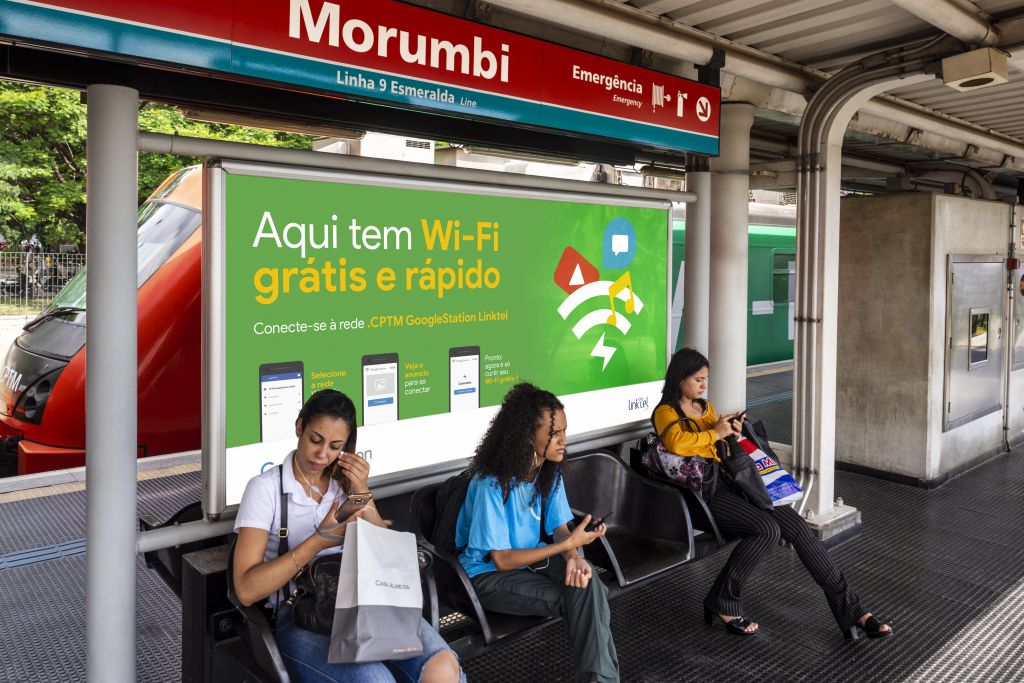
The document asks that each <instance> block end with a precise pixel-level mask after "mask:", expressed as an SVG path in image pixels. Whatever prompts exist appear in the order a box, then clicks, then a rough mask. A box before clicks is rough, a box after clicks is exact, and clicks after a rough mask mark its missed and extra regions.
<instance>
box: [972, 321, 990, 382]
mask: <svg viewBox="0 0 1024 683" xmlns="http://www.w3.org/2000/svg"><path fill="white" fill-rule="evenodd" d="M990 312H991V311H990V309H988V308H972V309H971V313H970V314H971V328H970V336H969V338H968V340H967V369H968V370H973V369H974V368H975V367H977V366H978V365H980V364H982V363H985V362H987V361H988V318H989V314H990Z"/></svg>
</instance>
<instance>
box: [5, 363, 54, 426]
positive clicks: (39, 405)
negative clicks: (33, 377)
mask: <svg viewBox="0 0 1024 683" xmlns="http://www.w3.org/2000/svg"><path fill="white" fill-rule="evenodd" d="M62 369H63V368H62ZM59 374H60V370H58V371H57V372H56V373H51V374H49V375H47V376H46V377H45V378H43V379H41V380H39V381H38V382H36V383H35V384H33V385H32V386H30V387H29V388H28V389H26V390H25V393H24V394H22V396H21V398H20V399H19V400H18V403H17V404H16V405H15V406H14V417H16V418H18V419H20V420H24V421H26V422H33V423H35V424H39V423H40V422H41V421H42V419H43V410H44V409H45V408H46V402H47V401H48V400H49V399H50V394H51V392H52V390H53V383H54V382H55V381H56V380H57V375H59Z"/></svg>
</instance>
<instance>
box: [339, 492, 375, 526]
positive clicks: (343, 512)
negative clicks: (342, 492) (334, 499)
mask: <svg viewBox="0 0 1024 683" xmlns="http://www.w3.org/2000/svg"><path fill="white" fill-rule="evenodd" d="M371 498H373V494H372V493H358V494H352V495H351V496H349V497H348V498H346V499H345V502H344V503H342V504H341V505H340V506H338V512H337V513H335V515H334V518H335V519H336V520H338V521H339V522H344V521H345V520H346V519H348V518H349V517H351V516H352V515H354V514H355V513H357V512H359V511H360V510H362V509H363V508H364V507H366V505H367V504H368V503H369V502H370V499H371Z"/></svg>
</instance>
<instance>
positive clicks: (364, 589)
mask: <svg viewBox="0 0 1024 683" xmlns="http://www.w3.org/2000/svg"><path fill="white" fill-rule="evenodd" d="M345 536H346V538H345V552H344V553H343V554H342V557H341V574H340V576H339V577H338V599H337V601H336V602H335V606H334V627H333V629H332V630H331V647H330V650H329V651H328V654H327V661H329V662H332V663H339V662H379V661H382V660H386V659H406V658H409V657H415V656H418V655H420V654H422V653H423V643H422V642H420V637H419V627H420V619H421V618H422V614H423V591H422V589H421V588H420V568H419V560H418V558H417V556H416V537H415V536H414V535H413V534H410V533H406V532H401V531H391V530H390V529H383V528H381V527H378V526H376V525H374V524H370V523H369V522H366V521H364V520H362V519H359V520H356V521H355V523H352V524H349V525H348V530H347V531H346V532H345Z"/></svg>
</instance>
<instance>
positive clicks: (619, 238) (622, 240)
mask: <svg viewBox="0 0 1024 683" xmlns="http://www.w3.org/2000/svg"><path fill="white" fill-rule="evenodd" d="M628 251H629V235H612V253H613V254H615V255H616V256H618V255H619V254H625V253H626V252H628Z"/></svg>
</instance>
